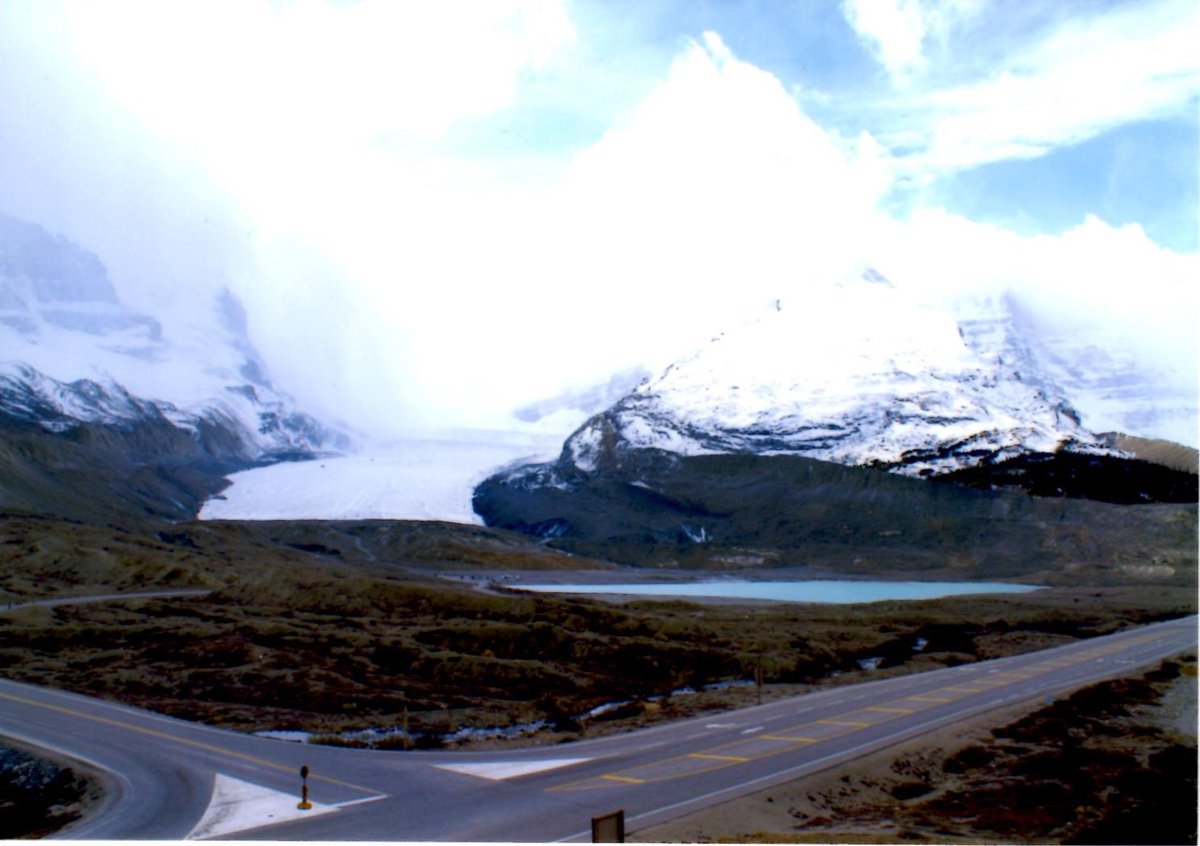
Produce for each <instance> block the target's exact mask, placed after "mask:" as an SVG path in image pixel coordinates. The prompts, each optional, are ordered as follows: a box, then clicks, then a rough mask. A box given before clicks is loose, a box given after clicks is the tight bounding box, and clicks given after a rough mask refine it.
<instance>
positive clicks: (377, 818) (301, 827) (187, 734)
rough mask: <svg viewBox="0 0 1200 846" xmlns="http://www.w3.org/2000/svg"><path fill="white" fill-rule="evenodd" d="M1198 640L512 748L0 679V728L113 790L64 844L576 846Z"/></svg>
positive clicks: (871, 685) (1126, 644) (1050, 659)
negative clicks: (226, 841)
mask: <svg viewBox="0 0 1200 846" xmlns="http://www.w3.org/2000/svg"><path fill="white" fill-rule="evenodd" d="M1196 635H1197V618H1196V617H1188V618H1185V619H1181V620H1175V621H1170V622H1167V623H1160V624H1156V625H1152V626H1145V627H1141V628H1137V629H1131V630H1128V631H1125V632H1121V633H1118V634H1115V635H1110V636H1107V637H1103V638H1095V639H1091V640H1087V641H1083V642H1079V643H1073V644H1070V645H1068V646H1063V647H1058V648H1055V649H1050V650H1044V651H1041V652H1036V653H1030V654H1027V655H1020V656H1014V657H1011V658H1004V659H1000V660H996V661H987V662H982V663H978V664H970V665H966V666H962V667H955V668H952V669H946V670H937V671H933V672H926V673H921V674H918V675H913V676H904V677H899V678H892V679H884V680H880V681H874V682H868V683H864V684H857V685H850V686H846V687H841V688H836V689H832V690H826V691H821V692H818V693H812V694H807V695H804V696H799V697H794V698H790V699H786V700H780V701H776V702H772V703H769V704H766V705H760V706H756V707H752V708H745V709H741V710H738V711H732V712H724V713H721V714H718V715H715V716H711V717H703V718H694V719H691V720H687V721H682V722H678V723H672V724H669V725H663V726H657V727H654V728H650V729H645V730H642V731H637V732H631V733H628V734H622V735H615V736H610V737H604V738H597V739H594V740H585V741H580V742H576V743H568V744H561V745H557V746H553V747H543V748H537V749H525V750H516V751H504V752H488V753H482V752H475V753H467V752H460V753H454V752H373V751H364V750H352V749H337V748H332V747H321V746H307V745H302V744H298V743H289V742H286V741H280V740H269V739H264V738H257V737H252V736H248V735H243V734H237V733H233V732H228V731H223V730H218V729H213V728H208V727H205V726H200V725H196V724H193V723H187V722H183V721H180V720H174V719H171V718H167V717H163V716H160V715H157V714H153V713H149V712H146V711H140V710H137V709H134V708H127V707H125V706H121V705H116V704H113V703H109V702H104V701H101V700H97V699H93V698H90V697H85V696H77V695H73V694H68V693H63V692H61V691H56V690H49V689H45V688H39V687H34V686H30V685H24V684H18V683H15V682H11V681H6V680H0V735H5V736H9V737H12V738H15V739H19V740H23V741H25V742H27V743H31V744H34V745H37V746H41V747H44V748H47V749H51V750H55V751H57V752H59V753H62V754H66V755H68V756H71V757H75V758H78V759H81V760H84V761H86V762H88V763H91V764H92V765H93V766H95V767H98V768H99V769H101V770H102V771H105V772H107V773H109V774H110V781H111V786H112V790H111V791H110V796H109V799H108V800H107V801H106V802H105V803H104V804H103V805H102V806H101V807H100V808H99V809H98V810H97V812H96V813H95V814H93V815H91V816H90V817H89V818H88V819H86V820H84V821H82V822H81V823H80V824H77V825H76V826H74V827H73V828H71V829H69V830H68V831H67V832H66V833H65V834H66V836H70V837H76V838H88V839H113V840H117V839H125V838H153V839H180V838H184V837H187V836H188V835H189V834H192V833H193V832H195V833H197V834H201V835H213V834H216V835H225V836H231V837H235V838H237V839H247V838H265V839H271V840H459V841H462V840H466V841H479V840H489V841H551V840H559V839H583V840H587V839H590V820H591V818H592V817H593V816H595V815H599V814H604V813H608V812H611V811H615V810H617V809H622V810H624V812H625V815H626V827H627V830H628V831H636V830H637V829H638V828H642V827H645V826H648V825H651V824H655V823H659V822H663V821H665V820H667V819H671V818H673V817H676V816H679V815H682V814H685V813H688V812H690V811H693V810H696V809H698V808H701V807H704V806H707V805H711V804H715V803H719V802H722V801H725V800H727V799H731V798H733V797H735V796H738V795H742V794H745V793H749V792H752V791H755V790H759V789H761V788H764V787H767V786H769V785H773V784H778V783H782V782H785V781H790V780H793V779H796V778H798V777H801V776H803V775H805V774H808V773H812V772H816V771H819V770H822V769H826V768H829V767H834V766H837V765H838V763H840V762H844V761H846V760H849V759H851V758H854V757H857V756H860V755H863V754H866V753H868V752H872V751H875V750H878V749H882V748H885V747H887V746H890V745H892V744H895V743H899V742H901V741H904V740H907V739H909V738H911V737H914V736H917V735H920V734H922V733H925V732H928V731H932V730H934V729H937V728H940V727H942V726H946V725H949V724H951V723H954V722H956V721H959V720H964V719H967V718H970V717H973V716H976V715H978V714H981V713H984V712H987V711H989V710H992V709H996V708H999V707H1003V706H1006V705H1009V704H1013V703H1016V702H1019V701H1025V700H1030V699H1040V698H1044V697H1048V696H1054V695H1058V694H1061V693H1064V692H1066V691H1069V690H1071V689H1074V688H1077V687H1080V686H1083V685H1086V684H1089V683H1091V682H1093V681H1096V680H1099V679H1102V678H1107V677H1112V676H1120V675H1125V674H1128V673H1130V672H1133V671H1135V670H1138V669H1139V668H1142V667H1146V666H1149V665H1152V664H1154V663H1156V662H1158V661H1159V660H1161V659H1163V658H1165V657H1169V656H1171V655H1175V654H1178V653H1180V652H1183V651H1187V650H1193V649H1195V648H1196V640H1197V637H1196ZM301 766H307V767H309V768H310V771H311V774H310V776H309V779H308V784H309V788H310V798H311V799H312V801H313V802H314V803H316V806H317V807H315V808H314V809H313V810H312V811H297V810H295V804H296V800H297V799H298V798H299V790H300V776H299V770H300V767H301ZM247 791H249V793H247ZM255 791H258V793H257V794H256V793H255ZM272 797H273V798H272ZM225 800H230V801H228V802H226V801H225ZM239 802H240V804H239ZM222 814H224V815H225V816H224V818H223V822H222ZM214 820H217V822H215V823H214ZM198 825H199V826H200V828H199V829H198V828H197V826H198ZM247 826H252V827H247Z"/></svg>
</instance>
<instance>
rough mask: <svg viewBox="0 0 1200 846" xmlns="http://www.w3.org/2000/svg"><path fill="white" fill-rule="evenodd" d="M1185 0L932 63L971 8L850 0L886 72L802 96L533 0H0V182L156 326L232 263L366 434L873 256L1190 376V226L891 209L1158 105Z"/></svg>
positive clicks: (544, 379) (494, 399) (491, 416)
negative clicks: (1, 121) (870, 80)
mask: <svg viewBox="0 0 1200 846" xmlns="http://www.w3.org/2000/svg"><path fill="white" fill-rule="evenodd" d="M1185 7H1186V4H1183V5H1182V6H1181V5H1180V4H1168V3H1153V4H1146V5H1144V6H1140V7H1138V10H1134V9H1133V8H1132V7H1119V8H1118V9H1117V10H1116V11H1115V12H1112V13H1111V14H1103V15H1097V16H1092V17H1089V18H1086V19H1073V18H1069V17H1064V18H1063V20H1061V21H1060V22H1058V23H1057V24H1055V25H1051V26H1042V27H1041V28H1039V29H1038V30H1037V31H1036V32H1033V33H1030V34H1027V35H1026V36H1024V37H1022V38H1021V39H1020V40H1019V42H1017V43H1019V45H1020V49H1017V50H1012V51H1010V52H1008V53H1005V54H1004V55H1003V56H997V57H994V61H993V62H992V63H991V64H990V65H989V66H988V69H987V70H986V71H984V70H981V69H980V68H979V67H973V66H970V64H971V63H970V62H967V61H963V62H961V63H959V64H955V63H953V62H951V61H950V58H951V57H952V55H955V51H956V50H961V45H962V44H969V43H971V39H975V38H978V37H979V32H980V31H981V30H982V28H984V27H985V26H986V25H988V24H989V21H991V20H992V18H990V17H989V15H991V16H994V15H995V14H996V10H995V7H993V6H991V4H987V3H982V2H980V3H969V2H957V3H928V2H914V0H897V2H895V3H892V4H889V3H885V2H879V3H857V2H849V0H848V2H846V3H844V4H843V5H842V6H841V7H840V9H841V11H842V13H843V15H844V18H845V21H846V26H848V27H850V31H851V33H852V34H853V35H854V36H856V37H857V38H858V39H859V41H860V43H861V45H862V49H863V50H864V51H865V52H866V54H867V55H868V56H869V57H870V58H871V61H873V62H876V63H877V65H878V67H879V68H880V70H881V71H882V73H883V74H884V76H885V77H886V80H887V83H886V87H887V91H888V92H889V94H888V96H887V97H886V98H884V97H878V98H876V99H871V98H867V99H865V100H862V101H861V102H860V101H857V100H853V99H852V98H846V99H841V100H839V99H837V98H834V99H833V100H832V101H830V100H829V99H828V98H827V99H826V100H825V102H824V105H823V107H822V108H820V109H817V108H815V107H814V103H815V101H814V100H813V96H814V95H813V94H812V92H806V91H805V90H804V89H803V88H800V89H799V90H798V89H797V87H796V86H795V85H794V84H792V83H790V82H785V81H784V79H782V78H781V76H780V75H779V74H777V73H775V72H772V71H771V70H768V69H764V68H762V67H758V66H756V65H754V64H752V63H750V62H748V61H746V60H744V59H742V58H739V56H738V55H737V54H736V53H735V52H734V51H733V50H732V49H731V48H730V47H729V46H728V42H727V39H726V38H724V37H723V36H722V34H721V33H720V32H717V31H703V30H701V31H697V32H694V33H691V34H690V35H689V36H688V37H680V38H678V39H676V40H674V41H672V42H671V43H670V44H669V45H668V47H667V48H665V49H666V50H668V54H667V55H665V57H664V60H663V61H662V62H661V63H658V64H656V63H654V62H646V61H642V60H640V59H639V61H638V62H636V63H633V64H631V67H636V68H637V75H636V76H635V77H630V78H625V79H622V81H621V84H620V88H621V90H620V91H619V92H617V91H615V90H614V88H613V84H612V80H613V79H614V73H613V72H612V71H611V70H610V71H609V72H608V73H601V72H598V71H596V69H595V63H596V61H597V59H596V57H597V56H606V55H611V56H612V57H613V58H612V61H613V62H616V63H619V62H620V61H621V57H622V56H623V55H625V54H624V53H622V49H623V48H624V47H625V46H626V44H625V42H622V41H621V40H620V39H621V37H622V36H621V35H620V27H619V26H617V23H616V21H615V19H614V20H613V21H609V23H610V26H608V27H600V28H595V29H590V28H584V29H581V28H580V27H579V26H578V25H577V23H576V20H575V19H576V18H578V17H579V16H578V15H573V12H577V11H578V10H577V9H573V8H572V7H570V6H567V5H564V4H562V3H558V2H553V0H539V1H538V2H534V1H533V0H531V2H512V3H498V2H462V3H437V4H417V5H413V4H395V3H388V2H380V1H379V0H364V2H359V3H350V4H327V3H318V2H299V3H295V4H288V5H278V4H268V3H246V2H239V3H204V4H188V3H179V4H169V5H168V4H161V3H154V2H111V3H104V4H86V3H80V4H75V3H64V4H54V3H48V2H46V3H40V2H39V3H34V2H15V3H11V4H7V5H6V6H5V7H4V9H3V10H2V11H0V105H2V106H3V108H4V110H5V111H4V113H5V114H19V115H20V118H19V119H17V120H14V121H6V122H5V125H4V126H0V149H3V150H4V151H5V155H4V156H3V157H2V158H0V192H2V193H0V196H3V198H4V205H5V209H6V210H7V211H9V212H11V213H14V214H17V215H20V216H23V217H27V218H29V219H32V220H36V221H38V222H40V223H43V224H44V225H47V226H49V227H50V228H52V229H56V230H58V231H62V232H65V233H67V234H69V235H70V236H71V237H72V238H73V239H75V240H77V241H80V242H81V243H83V244H84V245H85V246H87V247H88V248H89V249H92V250H94V251H96V252H97V253H98V254H100V256H101V258H102V259H103V260H104V261H105V263H106V264H108V265H109V268H110V271H111V275H112V278H113V281H114V283H115V284H116V286H117V288H118V290H119V292H120V293H121V295H122V297H123V298H124V299H126V300H127V301H129V302H130V303H131V304H133V305H135V306H139V307H144V308H147V309H150V310H154V311H155V312H156V313H162V312H163V311H167V312H170V313H172V314H176V315H177V319H179V320H186V319H188V318H189V313H190V312H194V310H195V303H197V302H202V301H204V300H205V298H206V297H207V298H211V297H212V296H215V292H217V291H219V290H220V289H221V288H223V287H224V286H226V285H227V286H229V287H231V288H232V289H234V290H235V291H236V292H237V293H238V295H239V296H240V297H241V298H242V299H243V301H245V303H246V305H247V311H248V313H249V318H250V331H251V334H252V337H253V338H254V340H255V342H256V343H257V344H258V346H259V347H260V349H261V350H262V351H263V353H264V355H265V357H266V359H267V361H268V363H269V365H270V366H271V368H272V371H273V375H274V377H275V379H276V381H277V382H278V383H279V384H280V385H281V387H283V388H285V389H287V390H289V391H291V392H292V393H293V394H295V395H296V396H297V397H298V398H299V399H300V400H301V401H302V402H305V403H306V404H308V405H309V406H310V407H312V408H314V409H316V410H318V411H324V412H326V413H331V414H336V415H338V416H341V417H343V418H345V419H349V420H352V421H354V422H355V423H357V424H358V425H360V426H362V427H363V428H366V429H368V430H372V431H375V432H377V433H388V432H394V431H396V430H398V429H401V428H404V427H411V426H424V425H442V424H452V425H504V424H505V423H506V421H508V420H510V419H511V418H510V417H509V414H510V412H511V410H512V409H514V408H517V407H519V406H521V405H523V404H526V403H528V402H530V401H533V400H538V399H541V398H544V397H549V396H552V395H554V394H556V393H561V392H564V391H568V390H570V389H572V388H578V387H579V386H584V385H588V384H598V383H602V382H605V381H607V380H608V378H609V377H610V376H611V375H612V374H613V373H615V372H618V371H622V370H629V369H633V368H637V367H650V368H659V367H662V366H665V365H666V364H668V363H669V362H670V361H671V360H673V359H674V358H677V357H679V356H681V355H685V354H687V353H688V352H690V351H691V350H692V349H693V348H694V347H695V346H697V345H698V344H700V343H703V342H704V341H705V340H707V338H709V337H710V336H712V335H713V334H716V333H717V332H719V331H721V330H722V329H723V328H726V327H728V326H729V325H731V324H733V323H738V322H741V321H743V320H745V319H747V318H749V317H751V316H752V315H753V314H755V313H757V311H758V310H760V309H762V308H765V307H767V306H768V304H769V303H771V302H773V301H774V300H775V299H776V298H781V297H787V298H790V299H794V298H796V297H803V296H804V292H805V290H806V289H808V288H810V287H811V286H821V285H827V284H829V283H830V282H831V281H837V280H839V279H841V278H843V277H844V276H845V275H846V274H849V273H855V272H858V271H859V270H861V268H862V267H864V266H867V265H875V266H878V267H879V269H880V270H881V271H883V272H884V273H885V274H887V275H888V276H889V277H890V278H892V279H893V280H895V281H897V282H898V283H903V284H909V285H912V286H914V287H919V288H922V289H923V290H926V291H928V292H930V295H931V296H932V295H933V294H934V293H936V292H945V291H961V290H974V291H988V290H1001V289H1004V288H1006V287H1013V288H1017V289H1020V290H1022V291H1025V292H1026V293H1027V295H1028V296H1029V298H1030V299H1031V300H1032V301H1036V302H1037V303H1039V304H1040V306H1039V307H1041V308H1042V309H1043V310H1044V311H1045V312H1046V313H1047V314H1048V315H1051V316H1053V315H1058V316H1059V317H1060V318H1061V320H1063V321H1075V322H1076V323H1078V324H1079V326H1080V327H1081V331H1091V332H1095V333H1096V335H1097V338H1102V339H1111V338H1113V337H1119V338H1122V339H1127V340H1128V343H1129V344H1131V345H1133V346H1135V347H1136V348H1137V350H1138V355H1140V356H1142V357H1144V358H1145V360H1146V362H1148V364H1153V365H1154V366H1155V367H1158V368H1159V369H1160V370H1162V372H1164V373H1167V374H1168V376H1166V377H1164V378H1169V379H1171V380H1174V381H1173V383H1172V384H1186V382H1187V380H1188V379H1191V380H1192V383H1193V384H1194V380H1195V359H1196V349H1195V344H1196V341H1195V330H1194V326H1195V321H1194V320H1192V321H1191V322H1189V318H1190V317H1193V316H1194V314H1195V308H1196V296H1195V279H1197V278H1200V272H1197V271H1198V270H1200V267H1198V265H1197V257H1196V255H1195V254H1194V253H1192V254H1180V253H1177V252H1173V251H1171V250H1166V249H1164V248H1163V247H1161V246H1160V245H1158V244H1156V243H1155V242H1154V241H1152V240H1151V239H1149V238H1148V237H1147V236H1146V235H1145V232H1144V231H1143V230H1141V229H1140V228H1139V227H1138V226H1136V225H1126V226H1120V227H1117V226H1112V225H1109V224H1107V223H1105V222H1104V221H1103V220H1100V219H1098V218H1095V217H1091V218H1086V219H1081V220H1080V221H1079V222H1078V224H1077V225H1076V226H1074V227H1072V228H1071V229H1069V230H1068V231H1066V232H1063V233H1047V234H1039V235H1019V234H1017V233H1015V232H1013V231H1011V230H1009V229H1005V228H1003V227H999V226H996V225H994V224H984V223H978V222H974V221H972V220H969V219H967V218H965V217H962V216H961V215H953V214H948V213H946V212H944V211H942V210H941V209H939V208H938V207H937V206H936V205H932V206H930V205H927V204H925V203H923V202H922V201H921V199H920V195H919V192H918V195H917V199H916V200H915V201H914V202H911V203H909V204H908V205H907V207H906V208H905V209H904V210H903V211H897V210H896V209H895V207H894V204H889V198H890V197H893V196H894V193H895V191H896V190H897V187H898V186H905V185H907V186H913V185H917V186H919V185H920V184H921V183H922V181H923V180H928V179H931V178H933V176H934V175H936V174H938V173H942V172H945V171H952V170H955V169H963V168H969V167H973V166H977V165H979V164H980V163H983V162H990V161H997V160H1007V159H1012V158H1014V157H1015V158H1021V157H1028V156H1036V155H1040V154H1041V153H1044V152H1045V151H1048V150H1052V149H1058V148H1062V147H1063V146H1064V145H1070V144H1073V143H1075V142H1077V141H1078V140H1080V139H1082V138H1086V137H1090V136H1093V135H1095V134H1097V133H1102V132H1104V131H1106V129H1107V128H1109V127H1112V126H1117V125H1121V124H1124V123H1128V122H1130V121H1138V120H1148V119H1154V118H1156V117H1162V116H1164V115H1177V114H1180V113H1183V112H1186V110H1187V108H1188V107H1189V103H1192V104H1194V102H1195V97H1196V87H1197V86H1196V73H1195V64H1194V60H1192V59H1190V58H1187V56H1190V54H1186V55H1185V53H1186V50H1185V48H1186V47H1187V46H1188V45H1189V44H1194V43H1195V42H1196V38H1195V37H1194V36H1195V35H1196V15H1195V13H1194V11H1193V12H1188V11H1187V10H1186V8H1185ZM1181 9H1183V11H1181ZM588 11H589V12H590V13H591V17H590V18H589V20H590V19H594V18H595V17H596V14H597V13H596V10H595V9H593V8H589V9H588ZM614 14H615V13H614ZM1168 23H1170V24H1171V25H1170V26H1168V25H1167V24H1168ZM614 33H615V34H614ZM1114 51H1115V52H1114ZM984 52H986V51H984ZM957 55H961V52H960V53H958V54H957ZM619 75H620V74H619V73H617V74H616V76H619ZM631 92H633V94H631ZM631 102H632V103H633V105H630V103H631ZM888 102H891V103H893V105H892V106H888V105H887V103H888ZM856 103H857V104H858V105H857V106H855V104H856ZM851 108H858V109H859V111H858V112H856V113H855V114H856V116H857V117H856V118H855V120H849V119H846V116H847V114H848V111H847V110H849V109H851ZM583 113H586V115H587V119H586V120H582V119H581V118H580V115H581V114H583ZM814 114H818V115H820V118H817V117H814ZM830 115H832V116H833V117H834V118H836V119H829V120H826V118H827V117H828V116H830ZM1188 309H1190V310H1191V311H1188ZM1085 318H1086V319H1085ZM1122 342H1123V343H1124V341H1122Z"/></svg>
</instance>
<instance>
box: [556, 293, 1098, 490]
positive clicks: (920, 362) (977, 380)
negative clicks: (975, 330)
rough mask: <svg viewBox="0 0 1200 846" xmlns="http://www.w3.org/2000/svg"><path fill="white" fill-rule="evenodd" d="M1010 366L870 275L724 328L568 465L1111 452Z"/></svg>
mask: <svg viewBox="0 0 1200 846" xmlns="http://www.w3.org/2000/svg"><path fill="white" fill-rule="evenodd" d="M1012 364H1013V362H1012V361H1010V360H1009V359H1008V358H1006V357H1004V356H995V355H985V354H981V353H980V352H979V351H977V350H976V349H973V348H972V346H971V345H969V344H968V343H967V340H966V338H965V336H964V333H963V332H962V331H961V329H960V326H959V323H958V321H957V320H956V318H955V316H954V315H953V314H951V313H949V312H948V311H945V310H943V309H940V308H936V307H934V306H932V305H928V304H925V303H922V302H919V301H917V300H915V299H913V298H911V297H909V296H908V295H907V294H906V293H905V292H904V291H903V290H901V289H899V288H897V287H896V286H894V285H892V284H891V283H890V282H889V281H888V280H887V279H886V278H885V277H884V276H883V275H882V274H880V273H878V272H877V271H874V270H868V271H867V272H866V273H864V274H863V275H862V276H861V277H859V278H855V279H853V280H847V281H846V282H845V283H843V284H837V285H830V286H827V287H824V288H821V289H818V290H816V291H814V292H813V293H811V294H810V295H809V296H808V297H806V298H805V299H804V300H803V301H801V302H798V303H797V304H795V305H794V306H791V307H789V308H786V309H778V310H775V311H771V312H769V313H767V314H765V315H763V316H761V317H760V318H759V319H757V320H755V321H753V322H751V323H748V324H745V325H743V326H740V327H736V328H734V329H731V330H729V331H727V332H725V333H723V334H722V335H721V336H719V337H718V338H715V339H714V340H713V341H712V342H711V343H709V344H708V345H707V346H706V347H704V348H703V349H701V350H700V351H699V352H697V353H696V354H694V355H693V356H691V357H690V358H687V359H684V360H682V361H679V362H677V363H675V364H673V365H672V366H671V367H669V368H667V370H666V371H665V372H664V373H663V374H662V375H661V376H660V377H658V378H657V379H654V380H652V381H648V382H645V383H643V384H642V385H640V386H639V387H638V388H637V389H635V390H634V391H632V392H631V393H630V394H628V395H626V396H625V397H624V398H623V399H621V400H620V401H619V402H618V403H616V404H615V405H614V406H612V407H611V408H610V409H608V410H607V411H605V412H604V413H603V414H601V415H599V416H597V417H594V418H592V420H591V421H589V422H588V423H586V424H585V425H584V426H583V427H582V428H581V429H580V430H579V431H578V432H576V433H575V434H574V435H573V436H572V437H571V438H570V439H569V440H568V442H567V444H566V445H565V448H564V457H566V458H568V459H569V460H570V461H572V462H573V463H574V464H575V465H576V467H578V468H579V469H583V470H588V469H590V468H592V467H593V466H595V464H596V462H597V461H599V460H602V459H601V456H602V454H603V453H604V452H605V451H606V450H609V449H634V448H646V447H650V448H659V449H665V450H668V451H670V452H676V453H680V454H683V455H701V454H706V453H728V452H750V453H757V454H769V455H775V454H795V455H802V456H806V457H809V458H817V459H821V460H826V461H834V462H838V463H842V464H848V465H864V466H875V467H883V468H886V469H890V470H892V471H893V472H898V473H901V474H903V475H920V476H925V475H939V474H941V473H946V472H953V471H955V470H958V469H962V468H963V467H969V466H973V465H974V464H977V463H980V462H983V461H993V460H1003V458H1004V457H1007V456H1011V455H1017V454H1021V453H1028V452H1040V453H1053V452H1056V451H1058V450H1059V449H1061V448H1063V447H1070V448H1072V449H1075V450H1082V451H1095V452H1104V451H1106V447H1105V446H1104V445H1103V444H1102V443H1101V441H1100V440H1099V439H1097V438H1096V437H1095V436H1094V435H1093V434H1091V433H1090V432H1088V431H1086V430H1085V429H1084V428H1083V427H1082V425H1081V424H1080V419H1079V415H1078V413H1077V412H1076V411H1075V410H1074V409H1073V408H1072V407H1071V405H1070V403H1069V402H1067V400H1066V399H1065V398H1064V397H1063V396H1062V395H1061V394H1059V393H1057V392H1055V391H1054V389H1053V386H1052V385H1051V384H1049V383H1048V381H1047V380H1044V379H1041V378H1039V377H1038V376H1036V375H1035V374H1033V373H1031V372H1028V371H1029V369H1028V368H1026V369H1025V370H1017V369H1015V368H1014V367H1013V366H1012Z"/></svg>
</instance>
